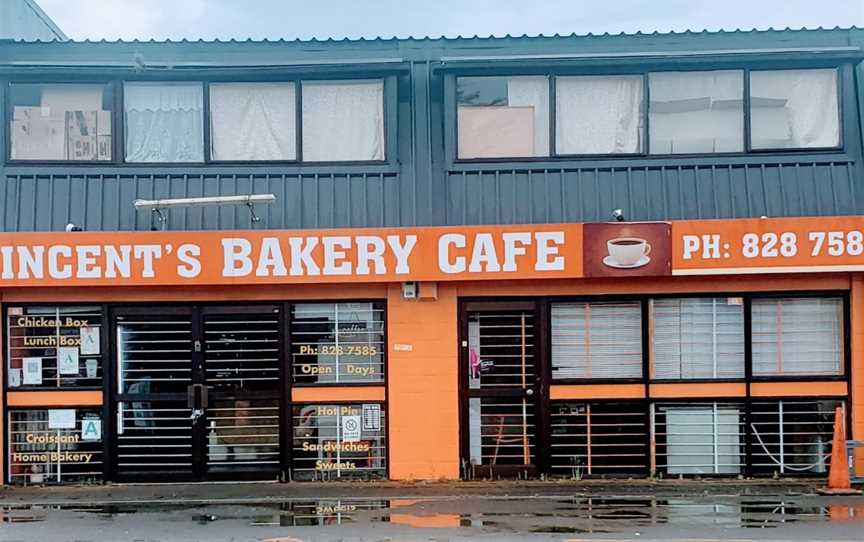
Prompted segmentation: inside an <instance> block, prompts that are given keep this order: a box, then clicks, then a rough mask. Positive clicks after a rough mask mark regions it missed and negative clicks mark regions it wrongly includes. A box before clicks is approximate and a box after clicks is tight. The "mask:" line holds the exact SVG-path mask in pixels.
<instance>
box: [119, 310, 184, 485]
mask: <svg viewBox="0 0 864 542" xmlns="http://www.w3.org/2000/svg"><path fill="white" fill-rule="evenodd" d="M115 322H116V335H117V337H116V340H117V346H116V348H117V363H118V371H117V392H118V393H119V394H120V396H119V397H120V399H119V400H118V402H117V406H116V409H117V410H116V416H117V438H116V447H117V454H116V460H117V472H118V474H119V475H121V476H122V475H124V474H128V473H148V472H149V473H152V472H159V471H170V472H178V473H183V474H191V472H192V468H193V439H192V423H193V422H192V419H191V418H190V415H189V413H190V410H189V405H188V402H187V399H186V395H187V391H188V388H189V386H190V385H191V384H192V357H193V336H192V327H193V326H192V317H191V315H190V314H189V313H188V311H187V312H185V313H177V314H165V315H161V314H141V315H118V316H116V319H115Z"/></svg>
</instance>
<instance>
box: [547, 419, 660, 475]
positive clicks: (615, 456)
mask: <svg viewBox="0 0 864 542" xmlns="http://www.w3.org/2000/svg"><path fill="white" fill-rule="evenodd" d="M551 429H552V439H551V445H552V448H551V453H550V461H551V470H552V474H555V475H557V476H566V477H568V478H573V479H579V478H581V477H582V476H585V475H587V476H594V475H604V474H618V475H637V476H638V475H642V474H645V473H646V472H647V471H648V409H647V406H646V405H645V403H641V402H632V403H605V402H598V403H576V402H574V403H553V404H552V408H551Z"/></svg>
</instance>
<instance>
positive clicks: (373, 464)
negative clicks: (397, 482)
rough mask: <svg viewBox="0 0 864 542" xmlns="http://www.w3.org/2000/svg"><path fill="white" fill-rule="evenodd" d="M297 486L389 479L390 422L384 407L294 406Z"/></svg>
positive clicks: (366, 404)
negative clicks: (299, 482) (300, 483)
mask: <svg viewBox="0 0 864 542" xmlns="http://www.w3.org/2000/svg"><path fill="white" fill-rule="evenodd" d="M292 420H293V421H292V424H293V433H294V443H293V449H292V453H291V470H292V478H293V479H294V480H339V479H346V478H347V479H377V478H386V477H387V442H386V438H385V435H386V421H385V415H384V408H383V405H381V404H380V403H362V404H361V403H354V404H328V405H325V404H314V405H295V406H294V409H293V414H292Z"/></svg>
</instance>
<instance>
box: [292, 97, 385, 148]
mask: <svg viewBox="0 0 864 542" xmlns="http://www.w3.org/2000/svg"><path fill="white" fill-rule="evenodd" d="M302 101H303V111H302V122H303V160H304V161H307V162H347V161H380V160H384V82H383V81H380V80H377V81H339V82H334V81H304V82H303V99H302Z"/></svg>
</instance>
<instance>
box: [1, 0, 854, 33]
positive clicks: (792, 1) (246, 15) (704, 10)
mask: <svg viewBox="0 0 864 542" xmlns="http://www.w3.org/2000/svg"><path fill="white" fill-rule="evenodd" d="M0 1H2V0H0ZM37 2H38V3H39V5H40V6H42V8H43V9H44V10H45V12H46V13H48V15H49V16H51V18H52V19H54V21H55V22H56V23H57V24H58V26H60V28H61V29H62V30H63V31H64V32H65V33H66V34H67V35H68V36H69V37H71V38H73V39H85V38H89V39H102V38H105V39H118V38H122V39H133V38H138V39H150V38H155V39H167V38H170V39H181V38H188V39H198V38H203V39H215V38H220V39H229V38H236V39H246V38H253V39H263V38H270V39H278V38H285V39H294V38H300V39H309V38H312V37H316V38H319V39H322V38H330V37H332V38H342V37H350V38H359V37H367V38H370V37H376V36H383V37H390V36H398V37H407V36H435V37H437V36H441V35H444V36H448V37H454V36H457V35H463V36H466V35H468V36H473V35H475V34H476V35H480V36H488V35H490V34H491V35H504V34H513V35H521V34H531V35H533V34H541V33H542V34H555V33H560V34H570V33H573V32H576V33H579V34H583V33H588V32H593V33H603V32H622V31H623V32H636V31H642V32H653V31H655V30H656V31H661V32H665V31H670V30H676V31H681V30H686V29H691V30H702V29H708V30H717V29H721V28H723V29H727V30H731V29H736V28H746V29H750V28H767V27H771V26H773V27H775V28H778V27H780V28H785V27H787V26H788V27H793V28H800V27H802V26H805V27H808V28H815V27H818V26H824V27H834V26H842V27H848V26H852V25H856V26H864V0H423V1H420V0H37Z"/></svg>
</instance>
